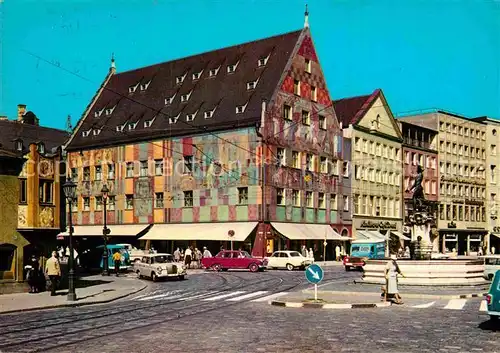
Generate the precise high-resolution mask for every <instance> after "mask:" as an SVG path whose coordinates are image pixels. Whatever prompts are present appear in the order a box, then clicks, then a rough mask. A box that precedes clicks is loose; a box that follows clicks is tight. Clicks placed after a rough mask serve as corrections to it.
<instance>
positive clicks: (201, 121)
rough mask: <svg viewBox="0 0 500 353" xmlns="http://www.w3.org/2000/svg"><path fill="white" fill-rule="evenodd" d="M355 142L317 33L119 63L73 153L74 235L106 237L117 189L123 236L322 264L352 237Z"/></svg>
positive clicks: (116, 221)
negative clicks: (337, 242) (336, 103)
mask: <svg viewBox="0 0 500 353" xmlns="http://www.w3.org/2000/svg"><path fill="white" fill-rule="evenodd" d="M306 22H307V20H306ZM349 143H350V142H349V141H348V139H346V140H344V139H343V137H342V133H341V131H340V129H339V124H338V121H337V118H336V116H335V112H334V110H333V107H332V105H331V98H330V95H329V92H328V89H327V87H326V82H325V79H324V76H323V73H322V70H321V65H320V63H319V59H318V56H317V52H316V50H315V47H314V44H313V40H312V36H311V33H310V30H309V27H308V25H306V26H305V28H304V29H303V30H299V31H295V32H290V33H287V34H284V35H278V36H274V37H270V38H266V39H262V40H257V41H253V42H249V43H245V44H241V45H237V46H233V47H228V48H223V49H219V50H215V51H211V52H207V53H203V54H199V55H195V56H191V57H187V58H182V59H178V60H174V61H169V62H165V63H161V64H157V65H152V66H148V67H143V68H139V69H136V70H132V71H127V72H121V73H117V72H116V69H115V67H114V62H113V64H112V68H111V69H110V71H109V74H108V75H107V76H106V78H105V80H104V82H103V83H102V86H101V87H100V88H99V90H98V91H97V93H96V95H95V97H94V98H93V99H92V101H91V102H90V103H89V105H88V107H87V109H86V110H85V112H84V114H83V116H82V118H81V120H80V121H79V123H78V125H77V127H76V129H75V131H74V133H73V135H72V137H71V139H70V141H69V143H68V144H67V146H66V150H67V151H68V168H69V171H70V174H71V175H72V177H73V178H74V179H75V180H77V182H78V193H79V198H78V202H77V204H76V205H75V208H74V210H73V211H74V212H73V221H74V223H75V232H76V235H77V236H78V235H81V236H93V235H94V236H99V235H100V234H102V233H101V230H100V228H101V229H102V224H103V199H102V195H101V192H100V190H101V188H102V186H103V185H104V184H106V185H107V186H108V187H109V189H110V190H111V192H110V196H109V198H108V199H107V222H108V225H109V228H110V229H111V237H113V236H120V235H137V234H138V232H139V233H140V232H142V233H141V234H146V235H145V236H144V237H143V238H142V239H148V240H152V241H156V242H155V248H157V247H158V246H159V247H160V248H161V249H165V250H168V251H172V249H173V246H174V243H175V246H178V245H179V244H180V245H181V246H184V247H185V246H186V245H187V244H188V243H192V242H193V241H195V242H196V243H195V245H196V246H198V247H200V246H203V245H207V246H209V247H211V248H212V249H215V250H218V249H219V246H220V245H222V246H228V245H227V243H226V242H227V241H229V240H233V241H238V242H239V243H238V246H242V247H245V248H246V249H250V248H252V251H253V253H254V254H257V255H262V254H263V252H267V253H269V252H270V251H272V250H276V249H278V248H284V247H287V248H289V249H297V250H298V248H299V247H300V245H301V244H302V243H306V242H307V241H311V242H309V243H307V245H308V246H311V247H312V246H315V248H316V249H315V250H316V251H318V254H319V253H321V254H322V248H321V247H322V243H323V239H325V238H327V240H333V239H339V234H343V235H344V236H349V235H350V234H351V220H350V212H351V200H350V198H349V196H348V195H349V194H347V195H345V194H344V192H345V188H344V185H349V184H350V173H349V171H350V165H349V161H348V157H349V156H350V151H345V147H347V148H349V146H350V145H349ZM207 223H210V225H207ZM133 227H135V228H133ZM230 230H232V231H233V232H232V235H229V234H230V232H229V231H230ZM130 239H133V238H130ZM329 244H331V243H329ZM331 248H332V247H330V248H329V251H331ZM266 249H267V251H266Z"/></svg>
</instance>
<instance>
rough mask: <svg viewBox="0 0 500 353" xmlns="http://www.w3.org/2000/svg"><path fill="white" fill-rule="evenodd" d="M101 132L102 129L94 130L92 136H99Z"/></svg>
mask: <svg viewBox="0 0 500 353" xmlns="http://www.w3.org/2000/svg"><path fill="white" fill-rule="evenodd" d="M101 130H102V129H94V130H93V131H94V136H97V135H99V134H100V133H101Z"/></svg>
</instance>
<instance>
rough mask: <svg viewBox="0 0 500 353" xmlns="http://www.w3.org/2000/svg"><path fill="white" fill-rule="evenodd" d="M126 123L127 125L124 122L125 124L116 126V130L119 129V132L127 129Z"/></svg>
mask: <svg viewBox="0 0 500 353" xmlns="http://www.w3.org/2000/svg"><path fill="white" fill-rule="evenodd" d="M125 125H126V123H125V124H123V125H118V126H117V127H116V131H118V132H123V129H125Z"/></svg>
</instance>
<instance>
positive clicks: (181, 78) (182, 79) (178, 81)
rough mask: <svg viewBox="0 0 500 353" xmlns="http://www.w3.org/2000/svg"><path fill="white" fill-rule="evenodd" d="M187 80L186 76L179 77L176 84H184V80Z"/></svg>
mask: <svg viewBox="0 0 500 353" xmlns="http://www.w3.org/2000/svg"><path fill="white" fill-rule="evenodd" d="M185 78H186V74H184V75H182V76H177V77H176V78H175V83H177V84H179V83H182V82H184V79H185Z"/></svg>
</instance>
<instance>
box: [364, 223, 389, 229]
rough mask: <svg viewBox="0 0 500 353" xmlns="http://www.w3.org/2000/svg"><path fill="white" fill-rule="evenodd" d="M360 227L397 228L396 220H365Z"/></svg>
mask: <svg viewBox="0 0 500 353" xmlns="http://www.w3.org/2000/svg"><path fill="white" fill-rule="evenodd" d="M360 228H379V229H397V225H396V223H395V222H393V223H391V222H388V221H387V222H384V221H381V222H373V221H363V222H362V223H361V225H360Z"/></svg>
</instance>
